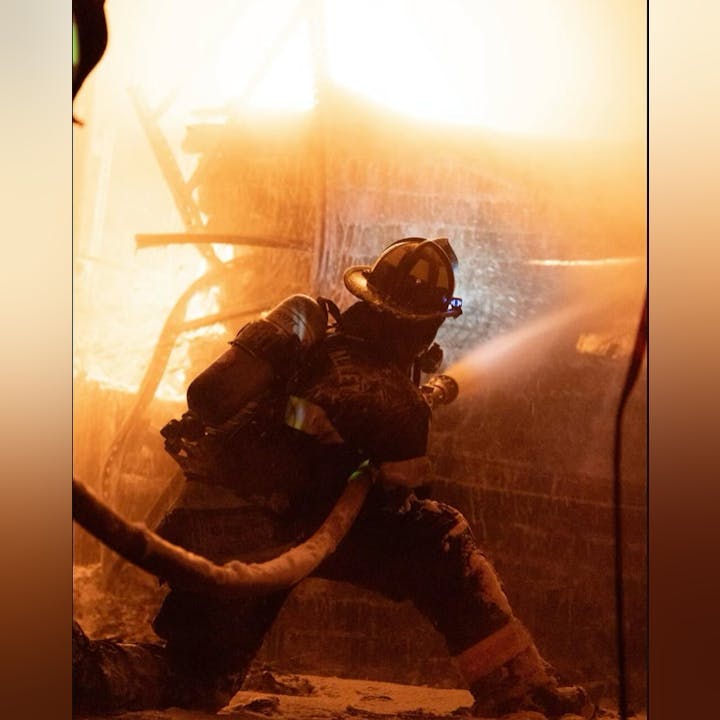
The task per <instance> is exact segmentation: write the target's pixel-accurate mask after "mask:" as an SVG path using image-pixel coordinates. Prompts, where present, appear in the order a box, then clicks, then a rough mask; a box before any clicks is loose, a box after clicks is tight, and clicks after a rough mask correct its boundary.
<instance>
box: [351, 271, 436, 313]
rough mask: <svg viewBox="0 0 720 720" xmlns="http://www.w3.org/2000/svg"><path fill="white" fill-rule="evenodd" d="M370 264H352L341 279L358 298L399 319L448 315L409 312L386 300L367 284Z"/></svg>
mask: <svg viewBox="0 0 720 720" xmlns="http://www.w3.org/2000/svg"><path fill="white" fill-rule="evenodd" d="M371 269H372V268H370V266H368V265H353V266H352V267H349V268H348V269H347V270H346V271H345V275H344V276H343V281H344V282H345V287H346V288H347V289H348V290H349V291H350V292H351V293H352V294H353V295H354V296H355V297H356V298H359V299H360V300H364V301H365V302H367V303H369V304H370V305H373V306H374V307H376V308H377V309H378V310H381V311H382V312H387V313H390V314H391V315H393V316H394V317H397V318H400V319H401V320H430V319H432V318H435V319H440V318H446V317H448V314H447V312H445V311H439V312H431V313H418V312H411V311H409V310H406V309H405V308H402V307H399V306H397V305H395V304H393V303H391V302H388V300H387V298H385V297H383V296H382V295H381V294H380V293H379V292H377V290H375V289H374V288H373V287H372V286H371V285H369V284H368V278H367V276H368V274H369V273H370V270H371Z"/></svg>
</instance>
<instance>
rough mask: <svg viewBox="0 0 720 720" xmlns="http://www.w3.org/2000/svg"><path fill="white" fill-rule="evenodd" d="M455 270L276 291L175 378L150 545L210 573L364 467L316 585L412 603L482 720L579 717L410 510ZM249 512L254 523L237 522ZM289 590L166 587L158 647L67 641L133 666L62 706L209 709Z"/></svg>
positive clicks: (282, 540) (444, 537)
mask: <svg viewBox="0 0 720 720" xmlns="http://www.w3.org/2000/svg"><path fill="white" fill-rule="evenodd" d="M456 263H457V258H456V257H455V254H454V252H453V250H452V248H451V247H450V244H449V242H448V241H447V240H446V239H436V240H426V239H424V238H405V239H403V240H400V241H397V242H395V243H393V244H392V245H390V246H389V247H388V248H386V249H385V250H384V251H383V252H382V254H381V255H380V256H379V257H378V259H377V260H376V261H375V262H374V263H373V264H372V266H355V267H351V268H349V269H348V270H347V271H346V272H345V276H344V282H345V286H346V288H347V289H348V290H349V291H350V293H352V295H354V296H355V297H356V298H357V299H358V301H357V302H356V303H355V304H353V305H351V306H350V307H349V308H348V309H347V310H345V311H344V312H340V311H339V310H338V308H337V307H336V306H335V305H334V304H333V303H331V302H330V301H327V300H323V299H319V300H318V301H315V300H313V299H312V298H309V297H306V296H293V297H292V298H290V299H288V301H286V302H285V303H284V304H281V305H280V306H278V308H276V310H275V311H273V312H272V313H270V315H269V316H268V317H267V318H265V319H262V320H259V321H256V322H254V323H250V324H249V325H247V326H245V327H244V328H243V329H241V331H240V332H239V333H238V335H237V337H236V338H235V339H234V340H233V341H232V343H231V347H230V349H229V350H228V351H227V352H226V353H224V354H223V355H222V356H221V357H220V358H219V359H218V360H217V361H216V362H215V363H213V364H212V365H211V366H210V367H209V368H207V369H206V370H205V371H203V372H202V373H201V374H200V375H199V376H198V377H197V378H196V379H195V380H194V381H193V382H192V383H191V385H190V387H189V388H188V408H189V410H188V413H186V415H185V416H183V418H182V419H181V421H173V422H172V423H170V424H168V426H166V428H165V429H164V431H163V433H164V435H165V437H166V447H167V448H168V450H169V451H170V452H171V454H173V456H174V457H175V458H176V460H177V461H178V462H179V463H180V465H181V467H182V468H183V471H184V473H185V476H186V479H187V483H186V487H185V491H184V493H183V495H182V496H181V498H180V501H179V502H178V503H177V505H176V506H175V507H174V508H173V509H172V510H171V511H170V512H169V513H168V515H167V517H166V518H165V520H164V521H163V523H162V524H161V526H160V528H159V529H158V532H159V533H160V534H161V535H162V536H163V537H165V538H166V539H168V540H170V541H171V542H173V543H176V544H178V545H181V546H183V547H186V548H188V549H189V550H191V551H193V552H196V553H198V554H201V555H203V556H204V557H207V558H209V559H210V560H212V561H214V562H226V561H228V560H230V559H234V558H241V559H244V560H259V559H262V558H264V557H265V558H266V557H268V556H272V555H273V554H276V553H278V552H280V551H281V550H282V548H283V547H287V546H289V545H293V544H297V543H299V542H301V541H302V540H303V539H304V538H307V537H308V536H309V535H310V534H311V533H312V532H313V530H314V529H315V528H316V527H317V526H318V524H319V523H320V522H321V521H322V519H323V518H324V517H325V515H327V513H328V512H329V510H330V509H331V508H332V506H333V503H334V502H335V501H336V500H337V498H338V496H339V495H340V493H341V492H342V490H343V486H344V484H345V482H346V479H347V477H348V476H349V475H350V474H351V473H352V472H353V470H354V469H355V468H357V467H358V466H359V465H361V464H363V463H366V464H367V463H369V464H370V465H371V466H372V467H373V468H374V471H375V473H376V477H377V480H376V482H375V484H374V486H373V488H372V490H371V491H370V494H369V496H368V498H367V500H366V501H365V504H364V506H363V508H362V510H361V511H360V514H359V516H358V517H357V519H356V521H355V523H354V524H353V526H352V528H351V529H350V531H349V533H348V534H347V536H346V537H345V538H344V540H343V541H342V543H341V544H340V546H339V547H338V549H337V551H336V552H335V553H334V554H332V555H331V556H330V557H329V558H327V559H326V560H325V562H323V564H322V565H321V566H320V568H319V569H318V570H317V572H316V575H318V576H321V577H325V578H330V579H337V580H344V581H348V582H351V583H355V584H357V585H360V586H362V587H365V588H369V589H372V590H374V591H377V592H380V593H382V594H384V595H385V596H387V597H389V598H392V599H396V600H406V599H409V600H412V601H413V602H414V604H415V605H416V606H417V607H418V609H419V610H420V611H421V612H422V613H423V614H424V615H425V616H426V617H427V618H428V619H429V620H430V622H431V623H432V624H433V625H434V626H435V627H436V628H437V629H438V630H439V631H440V633H441V634H442V635H443V636H444V637H445V640H446V642H447V646H448V649H449V651H450V653H451V655H452V656H453V657H454V658H455V659H456V661H457V663H458V666H459V668H460V670H461V672H462V674H463V676H464V678H465V679H466V681H467V683H468V687H469V688H470V690H471V692H472V694H473V696H474V697H475V700H476V705H475V708H474V711H475V712H476V713H479V714H480V715H481V716H485V717H487V716H499V715H501V714H505V713H508V712H513V711H519V710H535V711H538V712H541V713H543V714H545V715H546V716H547V717H549V718H559V717H561V716H562V715H564V714H567V713H582V712H584V713H585V714H589V711H590V709H591V706H590V704H589V703H588V701H587V696H586V694H585V692H584V690H583V689H582V688H580V687H561V686H560V685H559V684H558V682H557V680H556V678H555V677H554V675H553V673H552V671H551V670H550V668H549V666H548V665H547V663H545V661H544V660H543V659H542V658H541V656H540V654H539V653H538V650H537V648H536V647H535V644H534V642H533V640H532V638H531V637H530V635H529V633H528V631H527V629H526V628H525V627H524V626H523V625H522V623H521V622H520V621H519V620H518V619H517V618H516V617H515V615H514V614H513V611H512V609H511V607H510V604H509V602H508V599H507V597H506V595H505V594H504V592H503V590H502V588H501V585H500V582H499V579H498V577H497V575H496V573H495V571H494V569H493V567H492V566H491V564H490V562H489V561H488V559H487V558H486V557H485V555H484V554H483V553H482V552H481V551H480V550H479V549H478V547H477V546H476V544H475V541H474V539H473V535H472V532H471V530H470V528H469V526H468V523H467V521H466V520H465V519H464V518H463V516H462V515H461V514H460V513H459V512H458V511H457V510H456V509H454V508H452V507H450V506H448V505H446V504H443V503H440V502H437V501H435V500H431V499H427V498H424V499H423V498H422V497H419V496H422V495H423V493H420V492H418V489H419V488H422V487H423V486H424V485H426V484H427V483H428V481H429V479H430V475H429V474H430V463H429V461H428V458H427V454H426V453H427V439H428V430H429V423H430V419H431V407H430V404H429V403H428V401H427V397H426V394H425V393H424V392H423V390H422V389H421V388H419V386H418V380H419V378H420V373H421V371H423V370H424V371H427V370H428V369H431V368H432V367H433V365H437V360H438V348H437V346H436V345H434V339H435V335H436V333H437V331H438V329H439V328H440V326H441V325H442V323H443V322H444V321H445V320H446V319H447V318H455V317H458V316H459V315H460V314H461V312H462V310H461V301H460V300H459V298H456V297H454V295H453V293H454V286H455V281H454V269H455V267H456ZM328 315H329V317H330V319H331V320H332V323H331V329H330V331H328V332H327V333H325V323H326V319H327V317H328ZM289 329H292V331H289ZM248 505H252V506H253V507H254V508H255V509H256V510H257V508H259V512H260V515H259V516H258V515H253V516H252V517H253V518H255V519H257V517H260V518H261V522H254V523H248V517H250V516H249V515H247V510H246V508H247V507H248ZM248 527H249V528H250V529H248ZM288 592H289V591H287V590H283V591H278V592H273V593H271V594H269V595H266V596H264V597H261V598H252V599H236V598H233V599H227V598H221V599H219V598H213V597H208V596H207V595H204V594H202V593H197V592H189V591H187V590H181V589H177V588H173V589H172V590H171V591H170V593H169V594H168V596H167V598H166V599H165V601H164V604H163V606H162V608H161V609H160V612H159V614H158V616H157V617H156V619H155V621H154V624H153V627H154V629H155V631H156V632H157V634H158V635H159V636H160V637H161V638H163V640H164V642H165V645H164V647H162V648H160V649H159V648H144V649H143V650H142V651H141V650H140V649H139V648H138V647H137V646H132V648H130V646H126V651H124V652H123V651H119V650H118V648H117V645H112V646H111V645H110V644H107V643H106V645H105V646H103V645H102V642H104V641H87V639H86V638H84V637H83V636H82V634H81V631H80V630H79V629H77V633H78V646H88V647H89V648H90V650H94V651H95V658H96V664H98V662H99V663H100V664H102V662H106V663H108V664H109V665H112V664H113V663H114V667H117V666H118V664H119V663H118V659H117V656H118V654H120V655H121V656H122V658H123V660H122V661H123V662H124V663H125V667H126V668H129V667H130V666H131V665H132V664H133V663H132V658H130V657H129V654H131V650H132V652H136V653H140V652H145V653H146V665H145V669H144V677H141V676H140V675H136V676H135V680H133V681H131V680H130V679H128V680H127V681H123V682H125V687H122V685H123V682H120V683H119V685H118V688H119V689H118V690H116V691H114V690H112V688H110V687H109V685H110V684H109V683H107V682H105V685H104V686H103V688H102V689H101V690H99V689H98V688H97V687H96V688H95V690H93V691H92V692H85V691H83V690H81V689H79V690H78V701H81V700H83V699H88V700H89V699H90V696H91V695H92V694H93V693H95V694H96V695H98V696H103V697H104V698H105V699H104V703H105V705H104V706H105V707H106V708H112V707H123V708H124V709H138V708H140V707H148V706H150V705H155V706H162V705H184V706H192V707H203V708H205V709H217V708H219V707H221V706H223V705H224V704H225V703H227V701H228V700H229V699H230V698H231V697H232V695H233V694H234V693H235V692H236V691H237V690H238V689H239V688H240V685H241V683H242V681H243V679H244V677H245V673H246V672H247V669H248V667H249V664H250V662H251V661H252V659H253V657H254V655H255V653H256V652H257V650H258V649H259V647H260V645H261V643H262V641H263V638H264V636H265V634H266V632H267V631H268V629H269V628H270V626H271V625H272V623H273V621H274V620H275V618H276V616H277V614H278V612H279V610H280V608H281V607H282V605H283V602H284V600H285V598H286V597H287V594H288ZM90 650H88V651H85V652H84V655H83V653H79V657H80V658H82V657H87V656H89V655H90V654H92V653H91V652H90ZM113 653H114V655H113ZM111 656H113V657H112V658H111ZM138 657H139V656H138ZM89 667H90V664H89V663H85V664H83V662H82V661H81V660H78V670H77V674H78V677H80V676H81V675H82V676H83V677H84V678H85V682H86V683H87V684H88V686H89V687H91V686H92V685H93V682H94V681H93V679H92V677H91V675H92V671H91V670H89V669H88V668H89ZM83 673H84V674H83ZM110 675H112V673H111V672H109V671H105V672H104V674H103V677H105V678H107V677H108V676H110ZM122 675H123V674H122V673H116V675H115V677H120V676H122ZM126 675H127V677H128V678H129V677H130V675H131V673H130V671H129V670H128V672H127V673H126ZM133 682H134V683H135V684H133ZM95 685H96V686H97V685H98V682H97V681H95ZM148 688H149V689H148ZM158 688H159V689H158ZM129 698H130V699H129ZM97 704H98V703H97V702H95V705H97Z"/></svg>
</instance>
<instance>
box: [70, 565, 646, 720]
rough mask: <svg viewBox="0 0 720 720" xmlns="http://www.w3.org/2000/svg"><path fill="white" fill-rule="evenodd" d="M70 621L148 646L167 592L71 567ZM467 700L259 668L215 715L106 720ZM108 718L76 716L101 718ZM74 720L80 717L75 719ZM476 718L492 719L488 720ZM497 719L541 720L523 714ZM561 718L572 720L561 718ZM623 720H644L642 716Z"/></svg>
mask: <svg viewBox="0 0 720 720" xmlns="http://www.w3.org/2000/svg"><path fill="white" fill-rule="evenodd" d="M73 576H74V577H73V581H74V582H73V589H74V603H73V605H74V607H73V611H74V613H73V614H74V616H75V619H76V620H78V621H79V622H80V624H81V626H82V627H83V629H84V630H85V631H86V632H87V633H88V635H89V636H90V637H94V638H98V637H106V638H107V637H114V638H116V639H119V640H123V641H130V642H153V641H157V640H158V638H157V636H156V635H155V634H154V633H153V632H152V629H151V627H150V620H151V619H152V617H153V616H154V614H155V613H156V611H157V609H158V607H159V605H160V603H161V602H162V599H163V597H164V596H165V593H166V592H167V589H166V588H160V587H159V586H158V583H157V581H156V580H155V579H154V578H152V577H150V576H149V575H147V574H145V573H143V572H141V571H139V570H137V568H134V567H132V566H130V565H124V566H121V567H120V568H119V570H118V573H117V577H116V581H115V584H114V588H113V589H112V590H109V589H108V588H107V587H103V585H102V582H101V581H100V579H99V578H100V572H99V566H97V565H93V566H85V567H76V568H75V569H74V573H73ZM472 702H473V698H472V695H471V694H470V693H469V692H468V691H467V690H465V689H461V688H456V689H449V688H437V687H426V686H419V685H403V684H399V683H391V682H382V681H377V680H357V679H347V678H338V677H327V676H320V675H309V674H302V675H301V674H291V673H288V672H283V671H280V670H278V669H277V668H273V667H270V666H268V665H263V664H261V661H258V660H256V662H255V663H253V665H252V666H251V670H250V673H249V675H248V677H247V679H246V680H245V683H244V685H243V689H242V690H241V691H240V692H239V693H237V694H236V695H235V696H234V697H233V699H232V700H231V701H230V703H228V705H227V706H226V707H225V708H223V709H222V710H220V711H219V712H218V713H217V714H209V713H206V712H201V711H197V710H185V709H181V708H169V709H166V710H144V711H135V712H126V713H120V714H116V715H112V716H109V717H111V718H112V719H113V720H208V719H209V718H216V719H218V720H219V719H221V718H227V720H263V719H264V720H393V719H395V720H471V719H473V720H474V718H475V717H476V716H473V715H472V713H471V711H470V707H471V705H472ZM617 717H618V716H617V713H616V712H615V711H614V710H613V705H612V702H611V701H610V700H606V701H601V702H600V706H599V709H598V712H597V716H596V720H617ZM107 718H108V716H102V718H101V716H82V720H107ZM76 720H80V717H79V716H78V717H77V718H76ZM483 720H496V719H495V718H492V719H486V718H484V719H483ZM502 720H545V716H543V715H541V714H539V713H533V712H522V713H513V714H510V715H505V716H503V718H502ZM563 720H579V719H578V716H576V715H566V716H565V717H564V718H563ZM628 720H646V715H645V714H644V713H642V714H639V715H634V716H632V718H628Z"/></svg>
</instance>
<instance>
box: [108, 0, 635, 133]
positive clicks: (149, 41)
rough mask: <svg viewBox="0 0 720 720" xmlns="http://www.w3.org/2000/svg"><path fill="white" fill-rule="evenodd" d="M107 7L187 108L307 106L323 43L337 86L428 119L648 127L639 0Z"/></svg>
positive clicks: (329, 0) (511, 129)
mask: <svg viewBox="0 0 720 720" xmlns="http://www.w3.org/2000/svg"><path fill="white" fill-rule="evenodd" d="M313 13H315V17H319V18H321V20H322V23H321V26H322V27H323V28H324V33H322V34H321V35H319V36H318V37H319V38H323V37H324V44H322V40H318V41H317V42H316V44H315V46H313V43H312V42H311V33H310V30H309V28H310V24H309V21H310V18H311V17H313ZM108 14H109V18H110V21H111V22H112V23H113V27H114V28H115V33H114V35H115V36H116V37H117V38H118V42H119V41H120V38H122V42H123V44H124V46H125V47H124V49H123V51H122V54H123V57H122V59H121V60H120V61H119V62H120V63H121V64H122V65H123V66H124V69H125V70H124V71H125V75H126V78H127V84H128V85H135V84H137V85H140V86H141V87H142V89H143V91H144V92H145V93H146V94H147V96H148V97H149V99H150V101H151V104H153V102H160V100H161V99H162V98H163V97H164V96H166V95H167V94H168V93H169V92H171V91H174V90H177V94H176V96H175V102H176V103H179V105H180V106H182V108H183V109H184V110H187V111H192V110H197V109H198V108H202V107H206V108H207V107H215V108H219V107H223V106H226V105H227V104H228V103H231V102H237V101H238V99H240V100H241V101H242V104H244V105H246V106H248V107H256V108H284V109H308V108H310V107H312V105H313V103H314V67H313V50H314V49H315V50H316V51H317V52H318V54H319V55H320V56H323V57H324V58H325V61H326V72H327V74H328V77H329V79H330V80H331V81H332V82H334V83H336V84H338V85H341V86H343V87H346V88H348V89H349V90H351V91H353V92H356V93H358V94H360V95H362V96H364V97H366V98H369V99H371V100H374V101H376V102H378V103H381V104H383V105H385V106H388V107H391V108H393V109H395V110H397V111H398V112H401V113H403V114H405V115H411V116H414V117H417V118H423V119H426V120H433V121H443V122H452V123H460V124H465V125H476V126H481V127H486V128H489V129H493V130H496V131H500V132H508V133H518V134H532V135H551V136H573V137H606V138H607V137H614V138H617V137H618V136H622V137H628V136H630V137H637V136H639V135H641V134H642V133H643V132H644V128H645V120H644V112H645V22H646V17H645V3H644V2H641V1H640V0H582V1H580V0H503V1H502V2H500V1H496V0H447V1H446V2H443V3H438V2H436V1H434V0H382V1H380V0H376V1H375V2H367V1H362V0H324V2H319V0H315V2H307V1H306V2H299V1H298V0H272V2H265V1H264V0H248V1H247V2H243V3H238V2H236V1H233V2H230V1H229V0H217V1H216V2H213V3H211V4H202V3H199V2H198V1H197V0H154V1H153V2H152V3H148V2H145V0H125V1H124V2H122V3H110V4H109V7H108ZM318 43H320V44H321V45H322V47H318V46H317V45H318Z"/></svg>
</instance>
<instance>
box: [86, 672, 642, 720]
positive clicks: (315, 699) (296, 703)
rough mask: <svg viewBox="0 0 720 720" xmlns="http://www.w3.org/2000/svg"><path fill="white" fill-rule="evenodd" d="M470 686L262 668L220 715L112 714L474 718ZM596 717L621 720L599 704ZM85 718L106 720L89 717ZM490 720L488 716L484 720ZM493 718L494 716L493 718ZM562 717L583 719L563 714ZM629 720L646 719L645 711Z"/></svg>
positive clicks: (331, 719) (152, 713)
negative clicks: (424, 684) (427, 684)
mask: <svg viewBox="0 0 720 720" xmlns="http://www.w3.org/2000/svg"><path fill="white" fill-rule="evenodd" d="M471 704H472V696H471V695H470V693H469V692H468V691H467V690H461V689H455V690H446V689H440V688H430V687H422V686H416V685H400V684H397V683H388V682H378V681H374V680H348V679H343V678H335V677H321V676H318V675H292V674H287V673H280V672H276V671H272V670H270V669H268V668H258V669H256V670H255V671H254V672H253V674H252V675H251V676H250V677H249V678H248V679H247V681H246V683H245V685H244V689H243V690H241V691H240V692H239V693H237V695H235V697H233V699H232V700H231V701H230V703H228V705H227V706H226V707H224V708H223V709H222V710H220V711H219V712H218V713H217V714H214V715H213V714H209V713H205V712H200V711H196V710H183V709H180V708H169V709H167V710H145V711H137V712H127V713H122V714H120V715H113V716H112V717H113V719H114V720H208V719H209V718H216V719H218V720H220V719H222V718H227V720H263V719H264V720H393V719H395V720H471V719H473V718H475V717H476V716H474V715H473V714H472V713H471V711H470V706H471ZM596 718H597V720H617V713H615V712H614V711H613V710H612V709H610V708H609V706H607V705H604V704H601V706H600V708H599V709H598V712H597V716H596ZM84 720H106V719H101V718H100V717H95V716H92V717H90V716H88V717H87V718H84ZM483 720H490V719H487V718H485V719H483ZM492 720H495V719H492ZM502 720H545V716H544V715H541V714H539V713H535V712H519V713H511V714H509V715H504V716H503V718H502ZM563 720H579V717H578V716H577V715H565V716H564V717H563ZM629 720H646V716H645V714H644V713H643V714H641V715H635V716H633V717H632V718H630V719H629Z"/></svg>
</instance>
